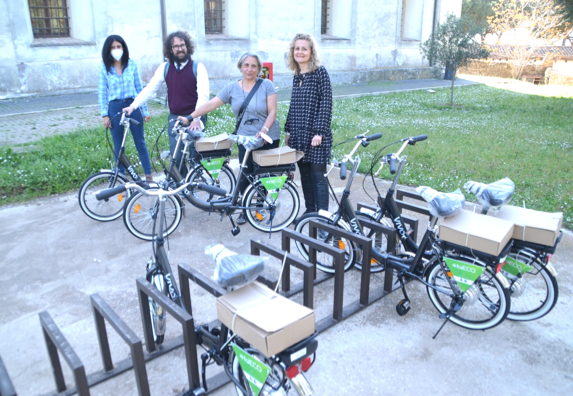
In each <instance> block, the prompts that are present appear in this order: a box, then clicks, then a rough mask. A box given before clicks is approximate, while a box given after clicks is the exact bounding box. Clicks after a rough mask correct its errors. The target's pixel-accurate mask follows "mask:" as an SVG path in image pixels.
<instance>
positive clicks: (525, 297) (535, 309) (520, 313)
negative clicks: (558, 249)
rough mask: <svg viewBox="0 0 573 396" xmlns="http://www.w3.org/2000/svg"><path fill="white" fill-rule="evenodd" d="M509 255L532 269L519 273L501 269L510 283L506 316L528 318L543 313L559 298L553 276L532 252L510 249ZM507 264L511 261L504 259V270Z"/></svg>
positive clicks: (548, 310) (543, 314)
mask: <svg viewBox="0 0 573 396" xmlns="http://www.w3.org/2000/svg"><path fill="white" fill-rule="evenodd" d="M509 257H511V258H512V259H514V260H517V261H518V262H519V263H522V264H525V265H527V266H529V267H533V268H532V269H530V270H529V271H527V272H524V273H521V274H519V275H513V274H510V273H509V272H507V271H502V272H503V274H504V275H505V277H506V278H507V279H508V280H509V282H510V284H511V287H510V295H511V308H510V310H509V315H507V318H508V319H511V320H518V321H528V320H535V319H539V318H541V317H542V316H545V315H547V314H548V313H549V312H550V311H551V310H552V309H553V307H554V306H555V304H556V303H557V298H558V297H559V287H558V286H557V279H555V276H553V274H552V273H551V272H550V271H548V270H547V269H546V268H545V267H544V266H543V265H542V264H541V263H540V262H539V261H538V260H537V259H536V258H535V257H536V256H535V255H534V254H531V253H528V252H527V251H526V250H524V251H520V252H511V253H510V254H509ZM508 265H512V263H511V262H509V261H507V262H506V263H505V265H504V269H506V266H508Z"/></svg>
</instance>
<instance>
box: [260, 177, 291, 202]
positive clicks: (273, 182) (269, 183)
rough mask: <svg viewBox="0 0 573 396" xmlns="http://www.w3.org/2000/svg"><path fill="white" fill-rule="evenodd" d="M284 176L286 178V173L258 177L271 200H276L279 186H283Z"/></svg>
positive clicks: (279, 189)
mask: <svg viewBox="0 0 573 396" xmlns="http://www.w3.org/2000/svg"><path fill="white" fill-rule="evenodd" d="M286 178H287V177H286V175H283V176H274V177H264V178H262V179H260V180H261V183H263V186H265V188H266V189H267V191H268V192H269V194H270V196H271V198H272V199H273V201H276V200H277V198H278V196H279V192H280V191H281V188H283V186H284V184H285V181H286Z"/></svg>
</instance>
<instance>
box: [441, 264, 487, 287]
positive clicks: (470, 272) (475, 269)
mask: <svg viewBox="0 0 573 396" xmlns="http://www.w3.org/2000/svg"><path fill="white" fill-rule="evenodd" d="M444 261H445V262H446V264H447V265H448V268H449V269H450V271H452V274H453V275H454V276H453V278H454V280H455V281H456V282H457V283H458V285H459V286H460V289H462V291H463V292H465V291H467V290H468V289H469V288H470V287H471V285H473V284H474V282H475V281H476V279H477V278H479V277H480V275H481V274H482V272H483V271H484V270H485V268H484V267H480V266H479V265H474V264H470V263H466V262H465V261H458V260H454V259H451V258H447V257H444Z"/></svg>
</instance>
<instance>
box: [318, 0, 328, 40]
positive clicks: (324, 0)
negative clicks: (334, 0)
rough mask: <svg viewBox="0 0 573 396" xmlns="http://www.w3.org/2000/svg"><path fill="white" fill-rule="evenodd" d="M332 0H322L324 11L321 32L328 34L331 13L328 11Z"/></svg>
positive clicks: (321, 18)
mask: <svg viewBox="0 0 573 396" xmlns="http://www.w3.org/2000/svg"><path fill="white" fill-rule="evenodd" d="M329 5H330V1H329V0H322V12H321V15H320V33H321V34H328V17H329V16H330V14H329V13H328V10H329V8H330V7H329Z"/></svg>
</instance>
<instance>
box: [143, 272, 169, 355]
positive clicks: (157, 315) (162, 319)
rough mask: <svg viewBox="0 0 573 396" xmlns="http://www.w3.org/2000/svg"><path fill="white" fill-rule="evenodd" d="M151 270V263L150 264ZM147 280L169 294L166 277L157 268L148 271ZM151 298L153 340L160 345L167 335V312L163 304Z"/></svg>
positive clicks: (160, 290) (161, 291)
mask: <svg viewBox="0 0 573 396" xmlns="http://www.w3.org/2000/svg"><path fill="white" fill-rule="evenodd" d="M148 270H149V265H148ZM147 280H148V282H149V283H151V284H152V285H153V286H155V287H156V288H157V290H159V292H160V293H163V294H164V295H166V296H167V285H166V284H165V277H164V276H163V274H162V273H161V272H160V271H158V270H156V271H154V272H152V273H150V272H148V273H147ZM148 300H149V313H150V314H151V330H152V331H153V341H155V345H157V346H159V345H161V344H162V343H163V339H164V337H165V330H166V327H167V312H166V311H165V310H164V309H163V307H162V306H161V305H159V304H158V303H156V302H155V301H154V300H153V299H152V298H151V297H148Z"/></svg>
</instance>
